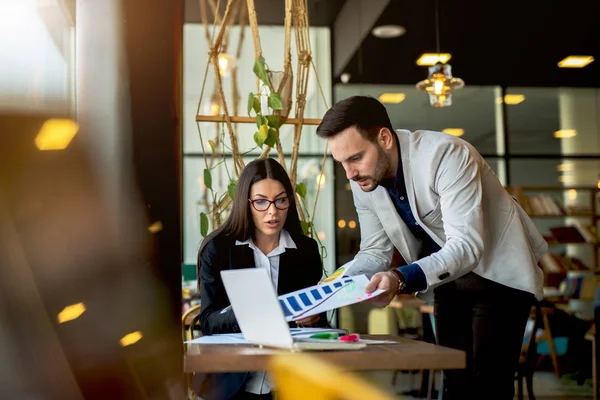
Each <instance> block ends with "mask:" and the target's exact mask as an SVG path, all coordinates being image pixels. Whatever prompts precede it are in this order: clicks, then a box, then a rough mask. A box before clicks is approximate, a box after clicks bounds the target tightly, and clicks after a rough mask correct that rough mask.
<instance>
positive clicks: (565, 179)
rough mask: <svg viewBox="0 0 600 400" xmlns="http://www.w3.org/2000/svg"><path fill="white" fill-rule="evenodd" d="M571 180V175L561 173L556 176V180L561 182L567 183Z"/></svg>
mask: <svg viewBox="0 0 600 400" xmlns="http://www.w3.org/2000/svg"><path fill="white" fill-rule="evenodd" d="M572 180H573V177H572V176H569V175H561V176H559V177H558V181H559V182H562V183H569V182H571V181H572Z"/></svg>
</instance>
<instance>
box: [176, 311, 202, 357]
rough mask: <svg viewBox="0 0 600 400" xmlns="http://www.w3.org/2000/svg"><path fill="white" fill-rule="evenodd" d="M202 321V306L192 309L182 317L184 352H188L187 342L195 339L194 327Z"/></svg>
mask: <svg viewBox="0 0 600 400" xmlns="http://www.w3.org/2000/svg"><path fill="white" fill-rule="evenodd" d="M199 319H200V305H199V304H198V305H196V306H193V307H190V309H189V310H187V311H186V312H185V313H183V315H182V316H181V342H182V343H183V350H184V351H187V345H186V344H185V342H186V341H188V340H192V339H193V338H194V326H195V325H196V324H197V323H198V320H199Z"/></svg>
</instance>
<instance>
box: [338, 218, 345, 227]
mask: <svg viewBox="0 0 600 400" xmlns="http://www.w3.org/2000/svg"><path fill="white" fill-rule="evenodd" d="M345 227H346V221H344V220H343V219H340V220H339V221H338V228H342V229H343V228H345Z"/></svg>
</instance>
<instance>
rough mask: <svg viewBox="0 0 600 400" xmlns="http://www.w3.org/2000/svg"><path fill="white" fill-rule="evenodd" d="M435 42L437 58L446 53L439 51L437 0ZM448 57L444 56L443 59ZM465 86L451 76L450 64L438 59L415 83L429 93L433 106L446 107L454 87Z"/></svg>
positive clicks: (449, 104)
mask: <svg viewBox="0 0 600 400" xmlns="http://www.w3.org/2000/svg"><path fill="white" fill-rule="evenodd" d="M435 42H436V48H437V54H436V55H437V56H438V60H442V56H444V55H445V56H448V54H441V53H440V28H439V15H438V0H435ZM449 59H450V57H446V58H445V61H447V60H449ZM463 86H465V82H464V81H463V80H462V79H460V78H454V77H453V76H452V67H451V66H450V64H446V63H443V62H441V61H438V62H437V63H436V64H435V65H433V66H431V67H429V76H428V77H427V79H425V80H423V81H421V82H419V83H417V85H416V87H417V89H419V90H423V91H425V92H427V93H428V94H429V103H430V104H431V105H432V106H433V107H447V106H451V105H452V93H453V92H454V91H455V90H456V89H460V88H462V87H463Z"/></svg>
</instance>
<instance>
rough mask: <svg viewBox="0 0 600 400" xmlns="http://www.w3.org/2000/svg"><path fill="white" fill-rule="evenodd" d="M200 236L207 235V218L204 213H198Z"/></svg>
mask: <svg viewBox="0 0 600 400" xmlns="http://www.w3.org/2000/svg"><path fill="white" fill-rule="evenodd" d="M200 234H201V235H202V236H203V237H206V235H208V217H207V216H206V214H204V213H200Z"/></svg>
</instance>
